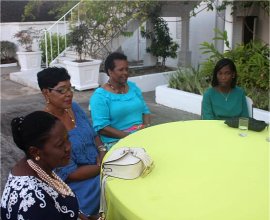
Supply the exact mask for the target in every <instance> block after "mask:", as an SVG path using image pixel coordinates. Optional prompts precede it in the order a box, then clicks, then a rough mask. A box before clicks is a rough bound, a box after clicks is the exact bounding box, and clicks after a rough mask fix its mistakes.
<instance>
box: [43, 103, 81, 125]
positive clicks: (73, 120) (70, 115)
mask: <svg viewBox="0 0 270 220" xmlns="http://www.w3.org/2000/svg"><path fill="white" fill-rule="evenodd" d="M46 110H47V112H49V113H50V114H52V115H54V116H56V115H55V114H53V113H52V112H51V111H50V109H49V107H48V106H46ZM65 112H66V113H67V115H68V117H69V118H70V120H71V122H72V123H73V125H74V127H76V122H75V118H74V117H73V116H72V114H71V113H70V111H69V110H68V109H67V108H66V109H65ZM56 117H57V116H56ZM57 118H59V117H57Z"/></svg>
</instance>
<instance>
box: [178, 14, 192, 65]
mask: <svg viewBox="0 0 270 220" xmlns="http://www.w3.org/2000/svg"><path fill="white" fill-rule="evenodd" d="M181 18H182V22H180V25H182V28H181V48H180V51H179V52H178V66H190V63H191V51H189V14H187V13H185V14H184V13H183V14H182V17H181Z"/></svg>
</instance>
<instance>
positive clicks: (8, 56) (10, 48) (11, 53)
mask: <svg viewBox="0 0 270 220" xmlns="http://www.w3.org/2000/svg"><path fill="white" fill-rule="evenodd" d="M0 45H1V63H11V62H13V61H14V60H15V55H16V49H17V48H16V45H15V44H14V43H12V42H10V41H0Z"/></svg>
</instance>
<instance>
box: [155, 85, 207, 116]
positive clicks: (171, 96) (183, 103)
mask: <svg viewBox="0 0 270 220" xmlns="http://www.w3.org/2000/svg"><path fill="white" fill-rule="evenodd" d="M156 103H158V104H162V105H165V106H168V107H170V108H176V109H180V110H183V111H186V112H191V113H193V114H197V115H200V114H201V103H202V96H201V95H197V94H194V93H190V92H185V91H182V90H178V89H172V88H168V85H161V86H157V87H156Z"/></svg>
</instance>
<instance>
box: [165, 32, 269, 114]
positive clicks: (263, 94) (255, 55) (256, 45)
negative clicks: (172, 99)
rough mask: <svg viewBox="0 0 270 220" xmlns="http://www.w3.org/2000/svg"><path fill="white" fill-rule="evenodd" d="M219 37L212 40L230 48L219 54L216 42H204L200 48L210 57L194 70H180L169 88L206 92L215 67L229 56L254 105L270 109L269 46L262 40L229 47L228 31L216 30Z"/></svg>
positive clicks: (172, 79) (240, 83) (239, 81)
mask: <svg viewBox="0 0 270 220" xmlns="http://www.w3.org/2000/svg"><path fill="white" fill-rule="evenodd" d="M215 31H216V35H217V37H215V38H213V40H215V39H216V40H223V41H224V42H225V44H226V46H227V47H228V48H229V49H228V50H227V51H225V52H224V53H220V52H219V51H218V50H217V49H216V48H215V46H214V45H213V43H209V42H203V43H201V48H200V49H201V51H202V53H203V54H208V55H209V57H208V59H207V60H206V61H205V62H203V63H201V64H200V66H199V67H198V68H197V69H196V70H194V69H191V70H188V69H186V70H182V69H181V70H178V71H177V73H176V74H175V75H173V76H172V77H171V78H170V79H169V87H171V88H176V89H182V90H184V91H188V92H193V93H197V94H203V91H204V90H205V89H207V88H208V87H209V86H210V82H211V78H212V73H213V69H214V67H215V65H216V63H217V61H218V60H220V59H221V58H224V57H226V58H230V59H232V60H233V61H234V63H235V65H236V69H237V74H238V83H237V84H238V85H239V86H241V87H242V88H243V89H244V90H245V91H246V94H247V96H249V97H250V98H251V99H252V100H253V102H254V105H255V107H257V108H260V109H265V110H268V111H269V95H270V93H269V67H270V65H269V64H270V61H269V58H270V57H269V54H270V50H269V46H268V45H266V44H263V43H262V42H258V41H256V42H250V43H248V44H246V45H243V44H238V45H237V46H236V47H235V48H233V49H232V48H230V44H229V41H228V38H227V33H226V32H221V31H220V30H215Z"/></svg>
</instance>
